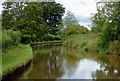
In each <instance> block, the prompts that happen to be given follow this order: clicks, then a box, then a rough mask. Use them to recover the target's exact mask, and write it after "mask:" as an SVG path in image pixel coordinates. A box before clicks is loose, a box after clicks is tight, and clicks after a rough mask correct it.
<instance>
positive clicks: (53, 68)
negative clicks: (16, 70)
mask: <svg viewBox="0 0 120 81" xmlns="http://www.w3.org/2000/svg"><path fill="white" fill-rule="evenodd" d="M32 49H33V56H34V57H33V61H32V63H31V65H30V66H29V67H28V68H27V69H26V70H24V71H23V72H22V73H20V74H18V75H16V76H14V77H16V78H17V79H120V56H116V55H105V54H97V53H94V52H89V53H88V52H80V51H79V50H75V49H71V48H66V47H63V46H62V45H60V44H57V45H40V46H33V47H32Z"/></svg>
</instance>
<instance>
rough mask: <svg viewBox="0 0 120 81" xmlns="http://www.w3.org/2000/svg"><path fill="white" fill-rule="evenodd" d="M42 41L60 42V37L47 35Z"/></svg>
mask: <svg viewBox="0 0 120 81" xmlns="http://www.w3.org/2000/svg"><path fill="white" fill-rule="evenodd" d="M42 39H43V40H44V41H49V40H50V41H53V40H60V37H59V36H56V35H52V34H49V33H48V34H46V35H44V36H43V37H42Z"/></svg>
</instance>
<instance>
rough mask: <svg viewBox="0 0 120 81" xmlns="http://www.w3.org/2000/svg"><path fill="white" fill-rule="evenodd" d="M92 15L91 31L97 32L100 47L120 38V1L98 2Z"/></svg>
mask: <svg viewBox="0 0 120 81" xmlns="http://www.w3.org/2000/svg"><path fill="white" fill-rule="evenodd" d="M97 11H98V12H97V13H96V14H95V15H94V16H93V19H92V22H93V23H92V24H93V28H92V31H94V32H96V33H99V35H100V37H101V41H102V47H104V46H105V47H106V46H107V47H108V46H109V43H110V42H111V41H115V40H120V2H101V3H100V2H99V3H97Z"/></svg>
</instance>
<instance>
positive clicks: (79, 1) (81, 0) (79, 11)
mask: <svg viewBox="0 0 120 81" xmlns="http://www.w3.org/2000/svg"><path fill="white" fill-rule="evenodd" d="M56 2H57V3H60V4H62V5H63V6H64V7H65V8H66V11H67V10H70V11H72V12H73V13H74V15H75V16H76V17H77V19H78V20H79V23H80V24H83V25H84V26H87V25H88V23H90V22H91V21H90V20H89V19H90V17H91V13H96V12H97V11H96V1H95V0H56ZM65 15H66V13H65Z"/></svg>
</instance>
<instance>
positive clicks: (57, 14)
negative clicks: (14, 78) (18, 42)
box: [2, 2, 65, 42]
mask: <svg viewBox="0 0 120 81" xmlns="http://www.w3.org/2000/svg"><path fill="white" fill-rule="evenodd" d="M3 8H4V10H3V12H2V17H3V19H2V22H3V23H2V27H3V29H7V30H8V29H13V30H15V31H20V32H22V34H23V36H22V40H23V42H24V40H25V42H26V41H27V42H35V41H42V37H43V36H44V35H45V34H47V33H50V34H53V35H56V32H57V31H59V29H60V27H61V23H62V22H61V20H62V16H63V14H64V12H65V8H64V7H63V6H62V5H61V4H58V3H56V2H41V3H38V2H4V3H3ZM27 38H28V39H27Z"/></svg>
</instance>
